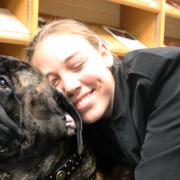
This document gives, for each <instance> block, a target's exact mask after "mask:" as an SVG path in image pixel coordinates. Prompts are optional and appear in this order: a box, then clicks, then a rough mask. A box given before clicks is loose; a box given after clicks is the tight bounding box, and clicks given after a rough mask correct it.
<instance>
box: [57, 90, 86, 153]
mask: <svg viewBox="0 0 180 180" xmlns="http://www.w3.org/2000/svg"><path fill="white" fill-rule="evenodd" d="M57 93H58V95H57V97H58V99H57V103H58V105H59V106H60V108H62V109H63V110H64V111H66V112H67V113H69V114H70V115H71V117H72V118H73V119H74V121H75V124H76V129H77V134H76V135H77V148H78V149H77V150H78V153H79V154H81V153H82V150H83V139H82V120H81V117H80V115H79V113H78V112H77V110H76V109H75V107H74V106H73V104H72V103H71V101H70V100H69V99H68V98H67V97H66V96H64V95H63V94H62V93H60V92H57Z"/></svg>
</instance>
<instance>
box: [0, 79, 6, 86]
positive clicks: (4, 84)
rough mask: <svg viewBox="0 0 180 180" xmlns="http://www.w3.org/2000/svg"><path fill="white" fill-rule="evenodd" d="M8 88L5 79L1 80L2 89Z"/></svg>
mask: <svg viewBox="0 0 180 180" xmlns="http://www.w3.org/2000/svg"><path fill="white" fill-rule="evenodd" d="M7 86H8V84H7V82H6V81H5V79H4V78H0V87H2V88H6V87H7Z"/></svg>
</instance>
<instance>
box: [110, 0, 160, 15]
mask: <svg viewBox="0 0 180 180" xmlns="http://www.w3.org/2000/svg"><path fill="white" fill-rule="evenodd" d="M109 1H110V2H114V3H118V4H122V5H126V6H129V7H134V8H137V9H141V10H145V11H149V12H153V13H159V12H160V5H159V3H158V2H157V3H154V2H153V3H151V2H148V1H143V0H109Z"/></svg>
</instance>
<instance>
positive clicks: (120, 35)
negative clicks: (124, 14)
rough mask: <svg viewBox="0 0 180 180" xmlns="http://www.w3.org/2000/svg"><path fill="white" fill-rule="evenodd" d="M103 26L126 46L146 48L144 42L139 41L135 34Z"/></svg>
mask: <svg viewBox="0 0 180 180" xmlns="http://www.w3.org/2000/svg"><path fill="white" fill-rule="evenodd" d="M103 28H104V29H105V30H106V31H107V32H108V33H110V34H111V35H112V36H113V37H114V38H116V39H117V40H118V41H119V42H120V43H121V44H122V45H123V46H124V47H126V48H129V49H142V48H146V47H147V46H145V45H144V44H143V43H141V42H140V41H138V40H137V39H136V38H135V37H134V36H133V35H131V34H130V33H129V32H127V31H126V30H122V29H118V28H114V27H110V26H103Z"/></svg>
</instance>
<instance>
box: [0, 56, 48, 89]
mask: <svg viewBox="0 0 180 180" xmlns="http://www.w3.org/2000/svg"><path fill="white" fill-rule="evenodd" d="M0 74H1V75H7V76H8V77H11V79H12V80H13V82H14V83H13V84H14V85H15V86H16V91H17V92H20V91H23V90H25V89H27V88H28V87H31V89H32V88H36V91H37V92H38V91H40V92H42V91H43V90H44V89H45V88H47V86H46V85H47V81H46V80H45V77H44V76H43V75H42V74H41V73H40V71H39V70H37V69H35V68H33V67H32V66H30V65H29V64H27V63H25V62H22V61H19V60H18V59H16V58H13V57H9V56H0Z"/></svg>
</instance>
